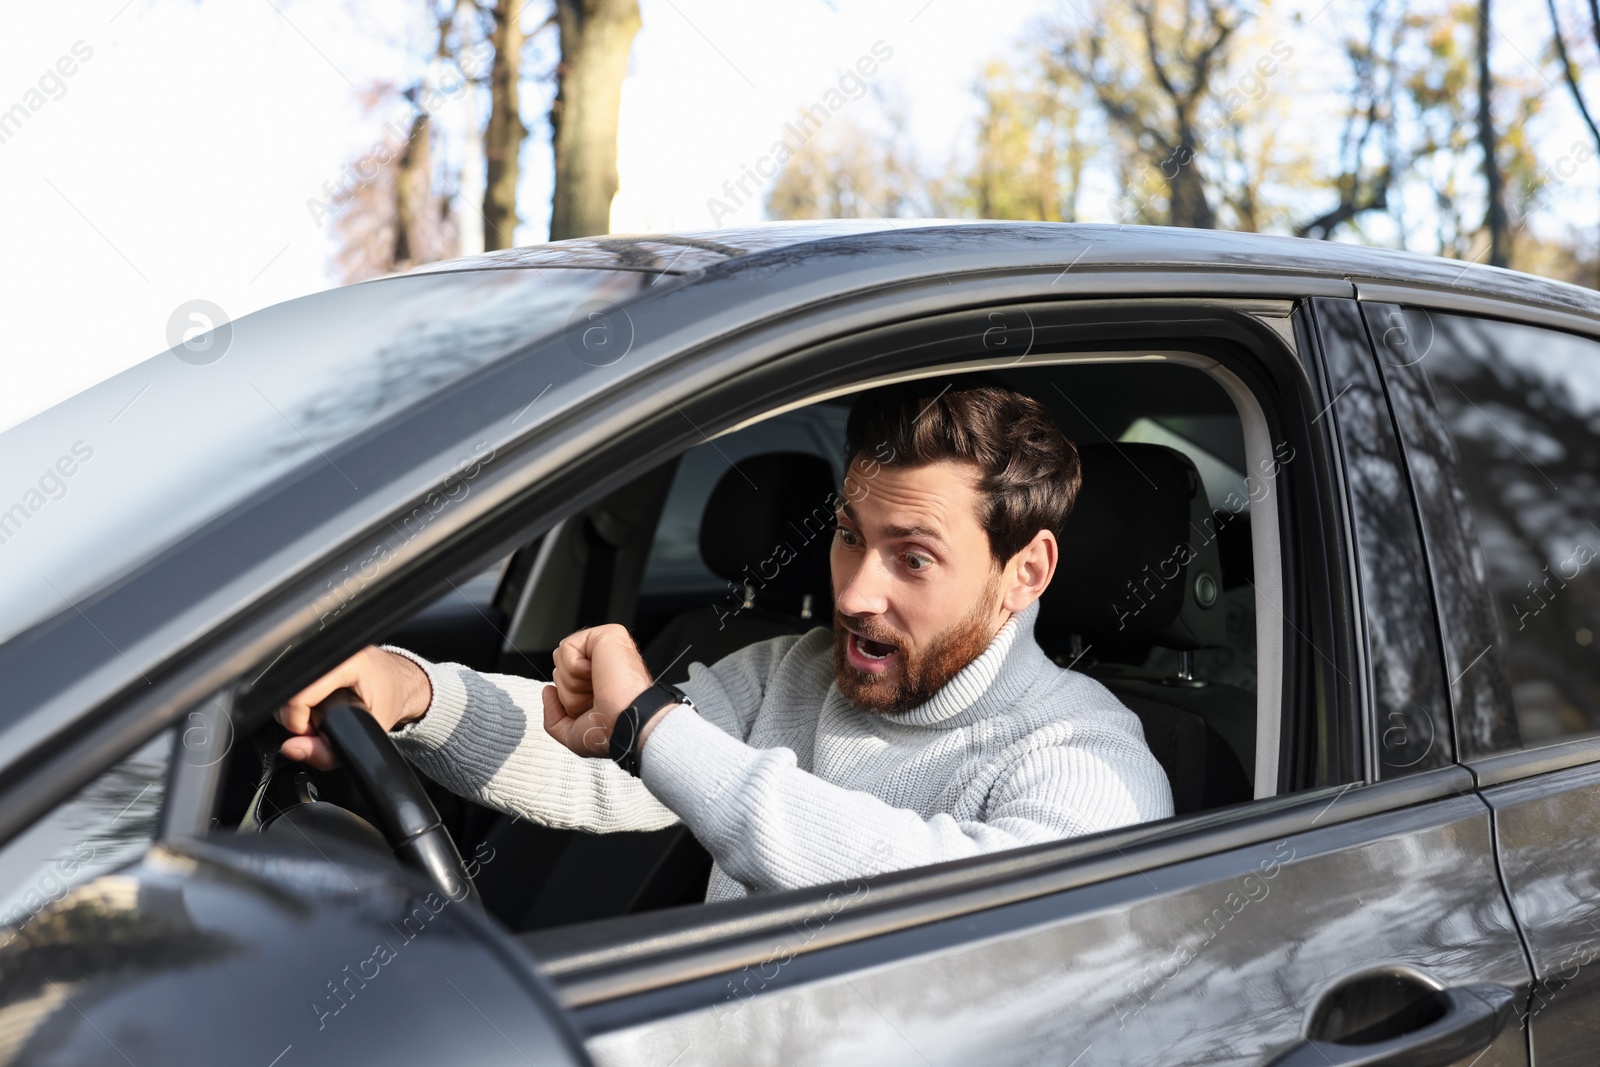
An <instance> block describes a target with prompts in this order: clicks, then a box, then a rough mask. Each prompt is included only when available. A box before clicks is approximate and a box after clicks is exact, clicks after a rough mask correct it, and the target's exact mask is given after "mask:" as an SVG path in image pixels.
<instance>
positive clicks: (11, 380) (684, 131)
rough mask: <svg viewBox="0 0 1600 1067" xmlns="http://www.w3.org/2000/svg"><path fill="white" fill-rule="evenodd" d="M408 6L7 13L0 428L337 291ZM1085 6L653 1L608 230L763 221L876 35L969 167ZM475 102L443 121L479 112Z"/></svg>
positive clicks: (407, 36)
mask: <svg viewBox="0 0 1600 1067" xmlns="http://www.w3.org/2000/svg"><path fill="white" fill-rule="evenodd" d="M531 2H538V0H531ZM1319 2H1320V0H1319ZM1334 2H1335V5H1336V6H1335V7H1334V8H1333V10H1332V12H1331V13H1329V14H1326V15H1325V14H1323V13H1322V11H1323V10H1325V8H1322V7H1318V6H1315V5H1311V6H1301V7H1296V6H1295V5H1294V4H1292V3H1280V4H1279V5H1278V10H1279V13H1280V14H1279V16H1278V25H1267V26H1260V27H1258V28H1257V34H1258V39H1259V40H1261V41H1269V40H1271V39H1272V37H1273V35H1275V34H1276V33H1278V32H1279V30H1280V29H1281V31H1282V33H1283V34H1284V35H1285V36H1286V37H1287V39H1289V40H1291V41H1293V42H1297V43H1298V54H1299V56H1300V57H1301V59H1300V60H1299V61H1298V62H1297V63H1296V64H1294V65H1293V66H1294V69H1293V70H1291V71H1288V72H1287V73H1286V74H1285V75H1284V78H1283V80H1282V82H1281V83H1280V86H1281V89H1280V91H1281V92H1284V93H1291V92H1292V93H1298V94H1306V96H1307V99H1308V101H1311V103H1308V105H1307V106H1309V107H1313V109H1314V100H1312V98H1313V97H1315V96H1316V94H1317V92H1318V91H1319V90H1320V91H1323V92H1324V93H1325V91H1326V89H1327V88H1328V86H1330V85H1333V84H1334V83H1335V82H1336V81H1337V78H1338V75H1339V72H1338V71H1337V70H1331V69H1328V68H1327V66H1326V64H1327V62H1328V57H1327V54H1326V50H1324V52H1323V53H1322V54H1321V58H1318V52H1317V41H1318V39H1319V38H1321V39H1324V40H1325V39H1326V38H1327V37H1328V36H1329V35H1331V34H1332V33H1333V29H1334V24H1335V23H1337V21H1338V19H1339V17H1340V8H1339V7H1338V6H1337V5H1344V4H1345V3H1346V0H1334ZM416 8H417V5H416V4H415V2H414V0H412V2H407V0H367V2H365V3H356V2H355V0H229V2H223V0H73V2H72V3H63V4H25V5H13V7H12V9H11V10H9V11H8V12H7V33H6V34H5V35H3V36H0V112H3V111H4V110H6V109H8V108H10V107H11V106H12V105H13V104H15V103H18V102H23V101H28V100H30V99H31V100H33V101H34V102H37V100H38V99H39V97H37V96H35V97H30V96H29V94H30V93H33V92H42V93H43V99H44V103H43V106H41V107H39V108H38V109H37V110H36V111H34V112H33V113H32V114H31V117H30V118H29V119H28V121H27V122H26V123H25V124H24V125H23V126H22V127H21V128H20V129H18V130H16V131H15V132H14V133H13V134H12V135H11V136H9V138H7V139H6V140H5V141H4V142H3V143H0V197H3V198H4V202H5V203H6V204H8V205H9V206H10V210H9V211H7V212H6V213H5V216H4V221H3V222H0V234H3V238H4V239H3V242H0V251H3V258H0V313H3V314H4V318H5V324H6V328H5V330H4V333H3V334H0V429H3V428H4V427H7V426H10V425H13V424H15V423H17V422H19V421H21V420H23V419H25V418H27V417H29V416H30V415H32V414H35V413H37V412H38V411H41V410H43V409H44V408H46V407H48V406H50V405H51V404H54V403H56V402H58V401H60V400H62V399H65V398H66V397H68V396H71V395H72V394H74V393H76V392H78V391H80V390H82V389H84V388H86V387H88V386H90V385H92V384H94V383H95V382H97V381H100V380H102V379H104V378H106V377H109V376H110V375H112V374H114V373H116V372H118V371H120V370H123V369H125V368H126V367H128V366H130V365H132V364H134V363H136V362H138V361H140V360H143V359H145V358H148V357H149V356H152V355H155V354H157V353H159V352H161V351H163V350H164V349H166V348H168V347H170V346H171V344H172V342H171V341H169V340H168V337H169V335H170V332H171V330H172V329H173V328H174V322H173V317H174V314H175V312H178V311H179V309H184V314H183V315H180V316H179V318H178V320H177V323H176V328H177V329H179V331H180V335H181V330H182V329H183V328H184V327H185V326H187V325H189V323H190V322H192V321H194V320H189V319H187V318H186V315H187V311H188V306H189V304H190V302H192V301H196V300H203V301H207V302H209V303H210V304H211V305H213V306H214V308H215V309H216V310H215V314H220V315H221V316H224V317H226V318H230V319H232V318H238V317H240V316H241V315H244V314H247V313H249V312H250V311H253V310H256V309H259V308H262V307H266V306H268V305H271V304H274V303H277V302H279V301H283V300H287V299H290V298H292V297H296V296H300V295H303V294H306V293H310V292H315V291H318V290H321V289H325V288H328V287H329V286H331V285H334V284H337V277H336V275H335V272H334V270H333V268H332V264H331V257H332V253H333V250H334V246H333V241H332V237H331V234H330V232H329V227H328V222H327V219H326V218H319V214H318V212H317V211H316V210H315V209H314V207H313V205H314V204H315V203H316V202H318V201H319V200H321V199H322V198H323V197H325V196H326V193H325V192H324V190H325V189H326V188H332V187H333V186H336V185H337V184H339V182H340V181H341V168H342V167H343V166H344V165H345V164H346V163H347V162H348V161H350V160H353V159H355V158H356V157H358V156H360V155H361V154H362V153H363V152H365V151H367V150H368V149H370V148H371V147H372V146H373V145H374V144H375V143H377V142H378V141H379V139H380V138H381V136H382V133H381V130H382V125H383V121H384V119H385V118H386V117H387V116H386V115H385V114H384V113H381V112H376V111H373V110H372V109H370V108H369V107H367V106H366V105H365V103H364V95H365V93H366V90H368V88H369V87H370V86H371V85H372V84H373V83H374V82H377V81H383V80H388V81H391V82H397V81H403V80H405V79H407V78H409V77H411V76H414V74H415V71H416V64H417V59H416V55H417V52H418V42H419V41H420V40H421V38H420V36H419V34H420V28H419V26H418V24H417V22H416V19H415V14H416ZM1524 9H1525V10H1524ZM1075 10H1076V8H1075V5H1074V4H1073V3H1072V0H1009V2H996V3H986V4H983V5H976V4H973V3H971V2H970V0H870V2H869V0H833V2H831V3H828V2H823V0H792V2H786V3H785V4H784V5H783V6H782V7H781V8H779V7H777V6H775V5H755V4H750V3H748V2H746V3H738V2H735V0H641V11H642V18H643V28H642V29H641V31H640V33H639V35H638V37H637V39H636V41H635V45H634V49H633V53H632V56H631V60H630V66H629V74H628V77H627V80H626V81H625V83H624V87H623V103H622V116H621V129H620V136H619V170H620V173H621V188H620V192H619V194H618V196H617V199H616V202H615V204H614V206H613V211H612V229H613V230H614V231H617V232H642V231H661V230H673V229H706V228H711V227H712V226H713V225H717V224H720V225H742V224H745V223H749V222H755V221H759V220H760V219H761V209H760V205H759V203H758V202H755V201H751V202H748V203H746V204H744V205H743V206H742V207H740V208H739V209H738V210H736V211H734V212H733V214H731V215H729V214H726V213H722V214H720V215H715V216H714V215H713V213H712V211H711V210H710V208H709V207H708V201H709V200H710V199H711V198H712V197H721V196H723V192H722V187H723V184H724V182H727V181H732V180H737V179H738V178H739V176H740V174H741V172H742V170H743V168H744V167H745V166H746V165H748V164H751V163H753V162H754V161H755V160H756V159H757V158H758V157H759V156H760V155H761V154H762V153H763V152H765V151H766V149H767V147H768V146H769V145H770V144H771V143H772V142H773V141H774V140H776V139H777V138H778V137H780V136H781V135H782V129H783V124H784V123H785V122H786V121H789V120H790V119H792V118H793V116H794V115H795V113H796V112H797V111H798V110H800V109H801V108H803V107H805V106H807V105H808V104H810V103H812V102H815V101H817V100H819V99H820V98H821V97H822V94H823V93H825V92H826V91H827V90H828V89H830V88H831V87H833V86H834V85H835V84H836V83H837V80H838V78H839V75H840V74H841V73H842V72H844V71H846V70H848V69H849V68H851V67H853V66H854V65H855V63H856V60H857V59H858V58H859V57H860V56H862V55H865V54H869V53H870V52H872V50H873V49H874V46H876V47H877V48H878V50H879V52H880V54H881V53H882V52H883V51H884V50H888V51H889V52H890V57H889V58H888V59H887V60H885V61H883V62H882V63H881V64H880V66H879V70H878V72H877V73H876V74H875V75H874V76H873V77H872V78H870V79H869V80H868V81H869V89H870V95H869V96H868V97H866V98H864V99H861V100H855V101H852V102H851V103H850V104H848V105H847V110H851V111H854V112H856V113H858V114H859V116H860V118H861V120H862V121H863V122H868V123H870V121H871V120H872V118H873V116H874V114H877V113H881V108H882V107H883V106H884V105H885V104H889V105H899V106H901V107H903V108H904V110H905V113H906V114H907V116H908V120H909V124H910V127H909V128H910V133H911V141H912V144H913V146H914V148H915V150H916V151H917V153H918V154H919V155H920V156H922V157H923V158H925V159H927V160H932V161H940V160H945V159H949V158H953V157H959V156H960V155H961V154H962V152H963V151H968V150H970V145H971V141H972V137H973V132H972V130H973V125H972V124H973V121H974V120H975V118H976V116H977V104H976V99H975V97H974V95H973V92H972V87H973V85H974V83H975V81H976V80H977V78H978V76H979V74H980V72H981V70H982V68H983V67H984V65H985V64H987V63H989V62H992V61H995V60H1004V59H1006V58H1007V57H1008V56H1010V55H1014V54H1015V52H1016V51H1017V48H1018V45H1019V42H1026V41H1027V39H1028V38H1029V36H1030V34H1031V33H1032V32H1033V28H1034V27H1035V26H1036V25H1037V23H1038V20H1039V19H1040V18H1041V17H1044V16H1051V17H1055V18H1070V17H1073V15H1074V12H1075ZM1496 10H1497V11H1498V12H1500V15H1499V16H1498V19H1497V21H1498V23H1499V26H1498V27H1497V29H1498V30H1499V31H1500V33H1499V40H1500V42H1501V43H1500V45H1499V48H1500V53H1499V54H1500V60H1499V61H1500V62H1501V63H1503V64H1504V63H1509V64H1512V65H1515V64H1518V63H1519V62H1520V60H1519V58H1518V57H1526V56H1533V55H1536V54H1537V53H1538V51H1539V50H1540V48H1542V47H1543V38H1542V37H1541V31H1540V27H1541V26H1543V25H1545V16H1544V14H1543V5H1542V4H1541V3H1537V2H1536V0H1521V2H1520V4H1510V3H1505V2H1501V3H1497V5H1496ZM1295 11H1299V12H1300V16H1301V17H1300V20H1299V21H1298V22H1297V21H1296V20H1294V19H1293V18H1291V17H1290V16H1291V14H1292V13H1293V12H1295ZM775 12H781V15H777V14H775ZM1308 12H1312V13H1314V15H1309V16H1308V14H1307V13H1308ZM1308 19H1310V21H1308ZM1529 69H1532V67H1531V64H1530V65H1529ZM67 70H70V71H71V73H70V74H65V73H64V72H65V71H67ZM531 92H532V93H533V94H534V95H535V98H537V93H538V92H539V90H538V89H537V88H534V89H532V90H531ZM466 96H467V94H460V98H459V99H453V100H451V101H450V102H449V103H448V104H447V105H446V108H445V114H444V115H443V117H442V120H441V121H443V122H444V123H446V124H448V123H449V122H450V121H454V122H455V124H456V125H457V126H458V127H460V126H462V125H463V124H464V121H465V115H466V111H465V110H464V109H465V108H467V107H468V106H470V105H469V101H468V100H467V99H466ZM1280 101H1281V98H1280ZM1560 103H1561V104H1562V105H1564V98H1563V100H1562V101H1561V102H1560ZM1567 110H1570V109H1567ZM1301 113H1302V114H1303V113H1304V112H1303V111H1302V112H1301ZM834 121H837V119H835V120H834ZM1563 121H1565V120H1563ZM1567 125H1568V126H1571V122H1568V123H1567ZM1569 132H1570V134H1571V137H1570V138H1569V139H1576V138H1577V137H1580V136H1581V129H1578V128H1577V127H1575V126H1572V128H1571V130H1570V131H1568V130H1567V129H1566V127H1563V128H1562V129H1561V131H1559V136H1561V137H1567V136H1568V133H1569ZM546 136H547V134H546V133H545V131H543V130H540V129H538V128H535V129H534V131H533V133H532V135H531V137H530V140H529V145H528V148H527V150H526V152H525V155H524V181H523V185H522V188H521V190H520V201H521V204H522V214H523V225H522V226H521V227H520V228H519V230H518V232H517V235H516V237H517V241H518V243H534V242H537V241H540V240H542V239H543V238H544V233H545V220H546V217H547V214H548V197H549V183H550V177H549V152H548V145H547V143H546V141H545V137H546ZM1591 166H1593V165H1591ZM1570 184H1571V185H1572V187H1573V188H1572V189H1569V190H1567V193H1568V194H1570V195H1572V196H1573V197H1577V196H1578V194H1579V189H1578V187H1579V186H1580V185H1581V186H1582V194H1583V196H1584V197H1585V198H1586V199H1584V200H1583V203H1584V205H1586V206H1584V207H1583V209H1582V210H1584V211H1591V212H1592V210H1593V209H1592V207H1590V206H1587V205H1588V204H1589V201H1592V200H1593V199H1594V196H1593V189H1594V185H1595V182H1594V181H1592V180H1589V179H1588V175H1587V174H1585V175H1583V176H1581V177H1580V179H1579V180H1574V181H1573V182H1571V183H1570ZM1575 202H1576V201H1575Z"/></svg>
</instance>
